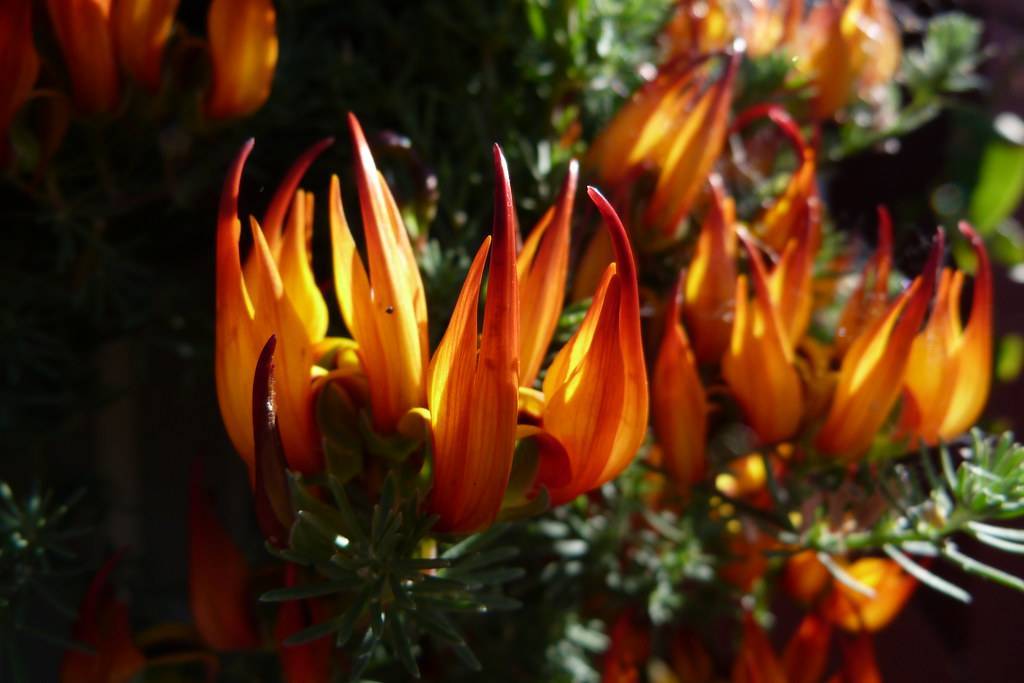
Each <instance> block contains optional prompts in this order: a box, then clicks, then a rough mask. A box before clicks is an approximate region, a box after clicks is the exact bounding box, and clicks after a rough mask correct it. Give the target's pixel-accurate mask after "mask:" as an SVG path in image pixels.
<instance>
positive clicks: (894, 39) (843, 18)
mask: <svg viewBox="0 0 1024 683" xmlns="http://www.w3.org/2000/svg"><path fill="white" fill-rule="evenodd" d="M797 47H798V51H799V58H798V59H797V63H796V65H797V68H798V69H799V70H801V71H802V72H803V73H804V74H806V75H807V76H808V77H809V78H810V79H811V80H812V82H813V84H814V89H815V92H814V98H813V100H812V104H811V109H812V113H813V115H814V116H816V117H817V118H820V119H826V118H829V117H831V116H832V115H833V114H835V113H836V112H837V111H839V110H840V109H842V108H843V107H844V106H845V105H846V104H847V102H849V100H850V98H851V97H852V96H853V95H854V94H856V93H857V92H858V91H864V90H865V89H867V88H870V87H873V86H875V85H879V84H882V83H886V82H888V81H889V80H891V79H892V77H893V76H894V75H895V73H896V70H897V68H898V67H899V61H900V52H901V46H900V35H899V30H898V29H897V27H896V23H895V21H894V19H893V17H892V11H891V10H890V9H889V3H888V1H887V0H845V1H843V0H828V1H827V2H822V3H819V4H817V5H815V7H814V9H812V10H811V13H810V15H809V16H808V18H807V21H806V22H805V24H804V26H803V28H802V29H801V31H800V37H799V41H798V43H797Z"/></svg>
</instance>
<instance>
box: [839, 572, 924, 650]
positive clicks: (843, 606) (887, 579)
mask: <svg viewBox="0 0 1024 683" xmlns="http://www.w3.org/2000/svg"><path fill="white" fill-rule="evenodd" d="M839 564H840V566H841V567H842V568H843V570H844V571H845V572H846V573H847V574H848V575H849V576H850V578H851V579H853V580H854V581H856V582H857V583H858V584H860V586H859V587H854V586H849V585H846V584H844V583H840V582H838V581H833V583H832V590H831V591H830V592H829V593H828V594H827V595H826V596H825V598H824V600H823V601H822V604H821V607H820V610H821V614H822V615H823V616H825V617H826V618H827V619H829V620H830V621H831V622H832V623H834V624H835V625H836V626H839V627H840V628H842V629H843V630H845V631H849V632H851V633H857V632H861V631H865V632H869V633H873V632H875V631H879V630H881V629H883V628H885V626H886V625H888V624H889V622H891V621H892V620H893V619H894V618H895V617H896V615H897V614H899V613H900V610H902V609H903V606H904V605H905V604H906V602H907V600H908V599H910V595H911V594H912V593H913V592H914V588H916V587H917V581H916V580H915V579H914V577H912V576H911V575H910V574H907V573H906V572H905V571H903V569H902V568H900V566H899V565H898V564H896V563H895V562H893V561H892V560H888V559H882V558H879V557H864V558H861V559H859V560H856V561H855V562H853V563H850V564H847V563H845V562H840V563H839ZM864 589H866V591H868V592H869V593H870V594H868V593H866V592H865V590H864Z"/></svg>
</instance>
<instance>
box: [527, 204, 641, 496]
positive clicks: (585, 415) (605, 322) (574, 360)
mask: <svg viewBox="0 0 1024 683" xmlns="http://www.w3.org/2000/svg"><path fill="white" fill-rule="evenodd" d="M587 193H588V194H589V195H590V198H591V199H592V200H593V201H594V203H595V204H596V205H597V207H598V209H599V210H600V211H601V214H602V216H603V217H604V221H605V226H606V227H607V229H608V232H609V235H610V237H611V243H612V250H613V252H614V254H615V261H614V263H613V264H612V265H610V266H609V268H608V269H607V270H606V271H605V277H604V279H603V280H602V283H601V285H600V286H599V288H598V292H597V294H596V295H595V297H594V302H593V304H591V308H590V310H589V311H588V312H587V316H586V317H585V318H584V321H583V324H582V325H581V326H580V329H579V330H577V332H576V334H575V335H573V338H572V339H570V341H569V342H568V343H567V344H566V345H565V347H563V348H562V350H561V351H559V352H558V355H557V356H556V357H555V360H554V362H553V363H552V365H551V368H550V369H549V370H548V375H547V377H546V378H545V380H544V393H545V396H546V397H547V404H546V406H545V409H544V427H545V429H546V430H547V431H548V432H549V433H550V434H552V436H554V437H555V438H557V439H558V440H559V441H560V442H561V443H562V445H563V446H564V447H565V449H566V451H567V452H568V454H569V457H570V460H571V465H572V470H573V472H572V480H571V482H570V483H569V484H568V485H567V486H565V487H559V488H554V489H552V490H551V491H550V493H551V500H552V503H553V504H559V503H563V502H565V501H568V500H571V499H572V498H575V497H576V496H578V495H579V494H581V493H584V492H586V491H589V490H591V489H593V488H595V487H597V486H600V485H601V484H603V483H604V482H606V481H608V480H610V479H612V478H614V477H616V476H617V475H618V474H619V473H620V472H621V471H622V470H623V469H625V467H626V466H627V465H628V464H629V463H630V461H632V459H633V457H634V456H635V455H636V452H637V449H638V448H639V446H640V443H641V442H642V441H643V438H644V435H645V433H646V430H647V415H648V389H647V372H646V367H645V365H644V356H643V347H642V344H641V340H640V303H639V291H638V285H637V275H636V264H635V262H634V261H633V252H632V249H631V248H630V245H629V239H628V237H627V235H626V230H625V227H624V226H623V225H622V222H621V221H620V220H619V218H618V216H617V215H616V214H615V211H614V209H612V207H611V205H610V204H609V203H608V201H607V200H606V199H605V198H604V197H603V196H602V195H601V194H600V192H598V191H597V190H596V189H595V188H592V187H591V188H588V189H587Z"/></svg>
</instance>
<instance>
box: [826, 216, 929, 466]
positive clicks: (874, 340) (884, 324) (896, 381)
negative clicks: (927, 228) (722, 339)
mask: <svg viewBox="0 0 1024 683" xmlns="http://www.w3.org/2000/svg"><path fill="white" fill-rule="evenodd" d="M943 245H944V237H943V233H942V231H941V230H940V231H939V233H938V236H937V238H936V241H935V245H934V246H933V247H932V253H931V255H930V256H929V258H928V262H927V263H926V264H925V269H924V273H923V274H922V275H920V276H918V277H917V278H916V279H915V280H914V281H913V283H911V285H910V287H909V288H908V289H907V290H906V291H904V292H903V294H902V295H901V296H900V297H899V298H898V299H897V300H896V301H895V302H894V303H893V304H892V306H891V307H890V308H889V311H888V312H887V313H886V315H884V316H882V317H881V318H879V319H878V320H876V321H875V322H874V323H873V324H871V325H869V326H868V327H867V328H865V329H864V331H863V332H861V334H860V336H858V337H857V339H855V340H854V342H853V344H852V345H851V346H850V349H849V351H847V352H846V355H845V357H844V358H843V362H842V365H841V366H840V368H839V380H838V382H837V385H836V389H835V394H834V395H833V397H832V403H831V406H830V408H829V413H828V416H827V417H826V418H825V423H824V424H823V425H822V427H821V430H820V431H819V432H818V435H817V437H816V438H815V441H814V445H815V447H816V448H817V449H818V450H820V451H822V452H824V453H827V454H830V455H834V456H841V457H846V458H850V457H855V456H857V455H860V454H862V453H863V452H864V451H866V450H867V449H868V448H869V447H870V446H871V443H872V441H873V440H874V438H875V435H876V434H877V432H878V430H879V429H880V428H881V427H882V425H883V424H884V422H885V420H886V418H888V416H889V413H890V412H891V411H892V408H893V406H894V405H895V403H896V400H897V399H898V398H899V393H900V389H901V387H902V384H903V376H904V371H905V370H906V368H907V363H908V361H909V359H910V349H911V345H912V344H913V341H914V337H915V336H916V335H917V331H918V328H919V327H920V326H921V322H922V320H923V319H924V316H925V313H926V311H927V308H928V301H929V299H931V296H932V290H933V288H934V283H935V276H936V273H935V271H936V268H937V266H938V261H939V257H940V256H941V254H942V248H943Z"/></svg>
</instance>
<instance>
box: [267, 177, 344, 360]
mask: <svg viewBox="0 0 1024 683" xmlns="http://www.w3.org/2000/svg"><path fill="white" fill-rule="evenodd" d="M312 229H313V195H312V194H311V193H308V192H303V191H301V190H299V191H298V192H296V193H295V201H294V202H292V211H291V214H290V216H289V221H288V229H287V231H285V234H284V238H283V242H282V244H281V250H280V255H279V257H278V268H279V269H280V271H281V281H282V283H283V285H284V291H285V294H286V295H287V296H288V300H289V301H290V302H291V304H292V307H293V308H294V309H295V312H296V314H297V315H298V316H299V319H300V320H302V323H303V325H304V326H305V328H306V336H307V337H308V338H309V340H310V342H312V343H314V344H316V343H318V342H320V341H323V338H324V336H325V335H326V334H327V324H328V319H329V314H328V312H327V303H326V302H325V301H324V295H323V294H322V293H321V292H320V288H319V287H318V286H317V284H316V279H315V278H314V276H313V268H312V265H311V263H310V256H311V255H310V250H309V240H310V239H311V237H312ZM267 242H268V244H270V240H269V239H268V240H267ZM270 248H271V251H273V245H272V244H271V245H270Z"/></svg>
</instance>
